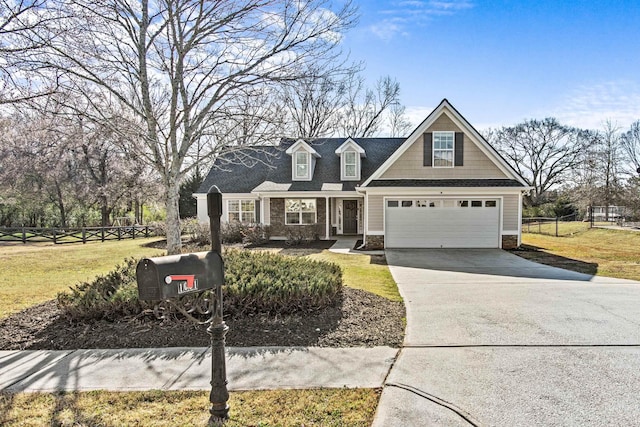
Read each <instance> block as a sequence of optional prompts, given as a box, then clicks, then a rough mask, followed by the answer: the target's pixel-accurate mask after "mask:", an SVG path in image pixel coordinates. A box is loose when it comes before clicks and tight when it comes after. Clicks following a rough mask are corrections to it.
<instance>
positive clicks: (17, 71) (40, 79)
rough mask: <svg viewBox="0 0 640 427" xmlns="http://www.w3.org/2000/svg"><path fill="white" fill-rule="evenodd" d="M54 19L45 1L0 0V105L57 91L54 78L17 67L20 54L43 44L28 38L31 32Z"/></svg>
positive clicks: (36, 71) (36, 70) (55, 16)
mask: <svg viewBox="0 0 640 427" xmlns="http://www.w3.org/2000/svg"><path fill="white" fill-rule="evenodd" d="M57 18H58V16H57V15H55V14H50V13H48V10H47V0H0V104H7V103H14V102H19V101H26V100H31V99H34V98H38V97H40V96H45V95H49V94H51V93H53V92H54V91H55V89H56V88H57V80H56V79H55V78H53V79H52V78H51V76H44V75H43V74H42V73H40V70H39V69H37V68H32V69H30V70H29V71H28V72H25V70H23V69H21V67H20V66H18V63H19V62H20V60H19V58H20V57H21V56H22V55H25V54H29V53H30V52H31V51H33V50H34V49H36V48H38V47H42V45H43V41H42V40H40V41H37V40H36V39H34V38H33V37H30V33H31V31H33V30H34V29H36V28H40V27H43V26H45V25H48V24H49V23H50V22H52V21H54V20H56V19H57Z"/></svg>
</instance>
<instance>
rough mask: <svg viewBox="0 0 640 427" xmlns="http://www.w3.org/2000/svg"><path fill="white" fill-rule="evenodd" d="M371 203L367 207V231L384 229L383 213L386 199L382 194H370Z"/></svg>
mask: <svg viewBox="0 0 640 427" xmlns="http://www.w3.org/2000/svg"><path fill="white" fill-rule="evenodd" d="M368 197H369V205H368V207H367V214H368V218H367V228H368V230H367V231H382V230H383V229H384V226H383V215H384V203H383V202H384V200H383V198H382V196H378V195H376V196H372V195H369V196H368Z"/></svg>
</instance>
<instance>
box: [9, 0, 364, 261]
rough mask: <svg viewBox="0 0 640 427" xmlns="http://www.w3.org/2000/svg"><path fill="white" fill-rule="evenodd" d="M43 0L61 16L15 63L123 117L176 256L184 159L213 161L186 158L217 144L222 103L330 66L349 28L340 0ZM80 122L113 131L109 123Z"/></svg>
mask: <svg viewBox="0 0 640 427" xmlns="http://www.w3.org/2000/svg"><path fill="white" fill-rule="evenodd" d="M51 1H52V5H48V7H50V10H51V12H52V13H56V14H57V15H58V16H62V17H63V18H61V19H58V20H55V21H52V22H50V23H49V25H46V26H44V27H42V26H38V27H37V28H33V29H31V30H29V31H27V33H26V34H27V35H28V37H29V38H30V39H31V40H33V41H34V42H35V43H34V44H35V45H40V44H42V45H43V47H39V48H38V49H36V51H31V52H30V53H29V55H25V56H23V58H22V63H21V65H22V67H23V69H25V70H30V69H37V70H48V71H49V72H50V73H51V76H52V78H53V77H54V76H55V78H56V79H57V81H58V82H59V84H61V85H63V86H64V87H65V89H66V90H68V91H69V92H72V93H75V94H77V95H78V96H83V97H84V99H86V100H87V101H88V102H89V103H91V102H93V101H94V96H95V93H96V92H101V93H102V96H103V97H104V98H105V99H108V100H109V101H110V102H111V103H113V102H116V101H117V102H118V103H119V104H121V105H122V106H123V108H125V109H126V110H127V114H126V116H128V117H130V123H131V124H137V129H136V130H135V132H133V134H134V135H133V136H132V135H131V134H129V135H126V138H131V139H134V136H135V137H138V138H140V140H141V141H142V142H143V145H144V147H145V149H144V150H143V151H141V152H140V153H139V156H140V159H142V160H144V161H146V162H147V163H148V164H149V165H151V166H153V168H154V169H155V170H156V171H157V173H158V174H159V176H160V178H161V181H162V186H163V188H164V192H165V195H166V203H165V205H166V213H167V251H168V252H169V253H177V252H179V251H180V248H181V241H180V226H179V213H178V200H179V188H180V182H181V180H182V179H183V177H184V176H185V174H187V173H188V172H189V170H190V169H191V168H193V167H194V165H193V164H186V162H185V160H186V159H188V158H193V157H196V156H198V157H199V158H201V159H206V158H210V157H212V156H215V155H217V154H218V153H219V150H211V151H209V152H207V153H205V152H200V153H198V154H196V153H194V151H196V148H199V149H200V150H202V147H205V146H209V147H218V146H219V145H220V144H225V142H224V141H219V140H217V139H216V135H217V133H216V129H215V126H217V125H218V124H219V123H220V122H221V120H222V119H221V117H222V118H226V115H227V111H228V108H230V104H232V100H233V99H234V98H235V97H236V96H238V95H241V94H244V93H249V92H252V91H257V90H259V88H269V87H271V86H273V85H276V84H280V83H282V82H286V81H292V80H295V79H296V78H297V77H298V75H296V70H301V69H304V68H306V65H307V64H311V63H314V62H316V61H318V60H323V61H327V60H330V59H331V57H337V56H338V55H339V54H340V52H339V51H337V50H336V48H337V46H338V45H339V42H340V39H341V32H342V31H344V30H345V29H347V28H349V27H350V26H352V25H353V24H354V22H355V9H354V8H353V7H352V6H351V4H350V2H349V1H347V2H341V3H342V6H341V7H339V8H337V9H335V10H334V8H333V6H332V5H331V3H329V1H328V0H308V1H303V2H301V1H297V0H199V1H193V0H140V1H133V0H98V1H95V0H51ZM54 35H55V37H54ZM264 90H267V89H264ZM95 107H97V106H95ZM90 111H91V112H92V113H94V112H98V113H100V112H101V110H100V109H99V108H92V109H90ZM91 119H92V120H94V121H99V120H102V121H103V122H104V123H107V124H109V123H110V124H111V126H112V127H113V128H114V130H115V131H118V132H120V131H121V129H120V127H119V126H118V123H112V122H110V121H109V119H110V117H101V116H100V115H99V114H98V115H97V116H96V117H92V118H91ZM131 129H132V127H131V126H127V130H129V131H130V130H131ZM203 139H204V140H206V141H204V142H203V141H202V140H203ZM225 145H226V144H225Z"/></svg>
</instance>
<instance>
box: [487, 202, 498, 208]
mask: <svg viewBox="0 0 640 427" xmlns="http://www.w3.org/2000/svg"><path fill="white" fill-rule="evenodd" d="M496 206H497V204H496V201H495V200H487V201H486V202H484V207H485V208H495V207H496Z"/></svg>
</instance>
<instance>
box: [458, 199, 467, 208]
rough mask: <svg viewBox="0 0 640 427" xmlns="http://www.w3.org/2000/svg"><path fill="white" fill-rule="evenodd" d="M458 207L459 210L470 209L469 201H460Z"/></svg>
mask: <svg viewBox="0 0 640 427" xmlns="http://www.w3.org/2000/svg"><path fill="white" fill-rule="evenodd" d="M458 207H459V208H468V207H469V201H468V200H458Z"/></svg>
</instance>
